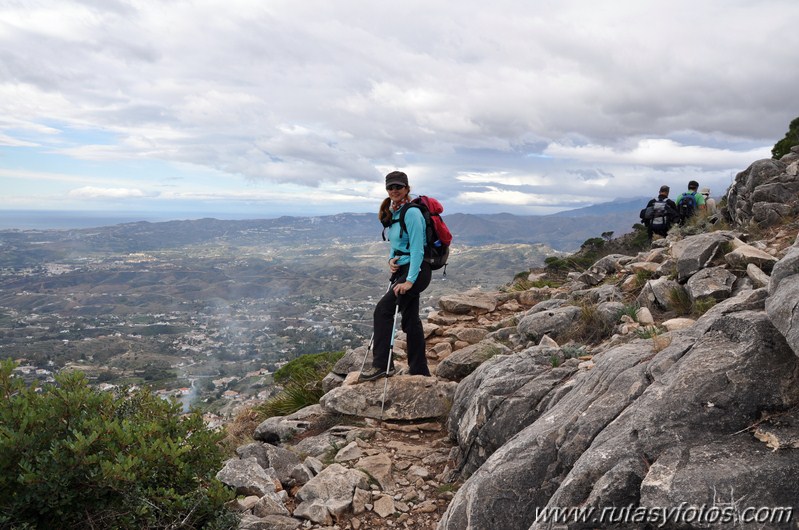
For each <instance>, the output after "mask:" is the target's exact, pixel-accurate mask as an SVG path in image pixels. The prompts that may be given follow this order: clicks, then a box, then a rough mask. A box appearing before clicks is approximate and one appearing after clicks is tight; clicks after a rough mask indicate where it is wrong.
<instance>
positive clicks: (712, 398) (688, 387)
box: [439, 292, 799, 530]
mask: <svg viewBox="0 0 799 530" xmlns="http://www.w3.org/2000/svg"><path fill="white" fill-rule="evenodd" d="M762 299H763V296H762V293H758V292H748V293H741V294H740V295H738V296H737V297H735V298H733V299H730V300H727V301H724V302H721V303H720V304H717V305H716V306H714V307H713V308H712V309H711V310H710V311H708V312H707V313H705V315H703V316H702V317H701V318H700V319H699V320H698V321H697V322H696V324H695V325H694V326H692V327H691V328H690V329H686V330H685V331H682V332H674V333H673V334H672V342H671V345H670V346H668V347H667V348H665V349H663V350H661V351H660V352H657V353H656V354H655V355H654V357H651V358H650V357H649V356H642V355H641V345H640V344H639V343H637V341H635V342H632V343H629V344H624V345H620V346H617V347H614V348H612V349H609V350H608V351H606V352H604V353H603V354H602V355H599V356H595V357H594V360H595V362H596V366H595V367H594V369H593V370H590V371H587V372H581V373H580V376H579V377H578V378H577V380H576V382H575V384H574V386H573V388H572V389H571V390H570V391H569V392H568V393H567V394H565V395H564V396H563V397H561V398H560V399H559V400H558V401H557V402H556V403H555V404H554V405H553V406H552V407H550V408H549V409H547V410H546V411H545V412H544V413H543V414H541V416H540V417H539V418H538V419H537V420H536V421H534V422H533V423H532V424H530V425H529V426H528V427H526V428H525V429H523V430H522V431H521V432H519V433H518V434H516V435H515V436H514V437H513V438H511V439H510V440H509V441H508V442H507V443H505V444H504V445H503V446H502V447H500V448H499V449H497V450H496V451H495V452H494V453H493V454H492V455H491V456H490V457H489V458H488V459H487V460H486V461H485V463H483V465H482V466H481V467H480V468H479V469H478V470H477V471H476V472H475V473H474V474H473V475H472V476H471V477H470V478H469V479H468V480H467V481H466V483H465V484H464V485H463V486H462V487H461V488H460V489H459V490H458V492H457V494H456V495H455V497H454V499H453V501H452V503H451V504H450V506H449V508H448V510H447V512H446V513H445V514H444V517H443V518H442V520H441V521H440V524H439V528H440V529H441V530H448V529H455V528H467V527H472V528H483V527H492V528H500V527H501V528H539V526H535V525H534V519H535V508H536V507H544V506H578V505H579V506H607V505H616V506H626V505H628V504H633V505H636V504H637V503H638V502H639V496H640V500H641V502H642V503H645V502H646V503H649V502H651V503H652V505H654V503H655V499H656V500H657V501H658V502H659V503H660V504H659V505H671V504H672V502H671V501H673V500H674V498H669V499H664V498H658V497H655V496H654V494H653V496H652V497H645V496H644V494H643V485H642V484H643V481H644V477H646V476H647V473H648V469H647V466H646V464H645V462H644V460H642V459H641V455H646V456H647V458H648V459H649V461H650V462H657V461H658V460H659V459H660V458H661V457H663V458H664V460H663V461H661V463H663V464H664V465H665V463H666V462H667V460H668V451H671V450H674V449H673V448H675V447H677V449H676V450H677V451H679V452H680V453H679V454H680V456H679V458H678V459H677V460H675V461H679V462H691V459H692V458H693V456H691V455H693V454H696V455H697V457H696V460H695V462H696V465H695V466H686V470H687V469H688V468H689V467H694V468H695V471H692V472H691V474H690V475H689V474H687V473H686V474H684V475H680V471H679V469H678V468H676V469H677V471H676V474H675V476H676V477H678V476H684V479H681V480H680V484H686V485H687V486H686V488H685V490H686V491H688V492H689V493H693V492H696V495H697V498H698V499H702V500H704V499H707V496H708V495H712V491H713V484H711V483H710V482H711V481H714V483H715V484H717V485H724V484H727V483H729V484H732V485H734V487H735V488H736V491H738V492H741V491H746V493H747V499H749V497H748V495H749V491H750V490H749V489H748V488H752V490H753V498H754V499H756V500H757V501H758V502H765V503H766V504H769V503H770V502H771V501H768V500H767V498H766V494H765V492H766V490H767V489H768V490H771V491H772V492H778V491H779V492H780V493H779V494H778V495H782V493H781V492H783V491H784V492H785V496H786V499H785V500H784V501H783V500H782V499H780V500H781V502H785V503H787V504H788V505H790V504H791V502H790V501H788V500H787V498H788V497H791V496H792V498H794V499H795V498H796V495H797V493H798V492H797V488H799V486H797V483H796V481H795V479H794V475H793V473H794V470H793V469H792V467H791V466H795V465H796V464H795V462H794V463H791V464H787V460H786V461H782V462H776V461H769V460H768V458H765V457H763V456H764V455H765V453H766V452H767V451H768V449H767V448H765V447H763V448H762V452H761V453H758V452H757V449H755V450H754V451H753V452H752V454H751V456H752V458H751V459H749V460H747V461H746V462H745V464H743V465H741V464H740V463H734V462H735V460H736V459H740V458H741V455H742V454H749V452H750V451H749V449H748V448H747V450H746V451H741V448H740V446H739V444H744V443H745V444H749V447H750V448H752V447H754V444H757V443H759V442H754V441H753V440H752V438H751V437H748V438H747V437H745V436H739V437H735V436H731V435H732V434H733V433H736V432H739V431H741V430H742V429H746V428H747V427H748V426H750V425H751V424H752V420H753V418H756V417H757V416H758V415H759V413H760V411H761V410H780V409H785V408H786V407H788V406H791V405H792V404H795V403H797V402H799V384H797V383H799V381H797V380H796V378H797V374H799V370H798V369H799V359H797V356H796V355H794V354H793V352H792V351H791V349H790V348H789V347H788V345H787V344H786V343H785V341H783V340H781V337H780V335H777V334H775V332H774V327H773V326H772V325H771V323H770V322H769V320H768V318H767V317H766V315H765V313H764V312H763V310H762ZM758 300H759V301H758ZM758 305H759V307H758ZM750 307H751V308H754V310H753V309H749V308H750ZM720 352H723V354H722V353H720ZM589 409H590V410H589ZM715 444H719V445H715ZM760 445H761V446H762V444H760ZM707 447H710V448H712V451H710V450H706V449H705V448H707ZM694 451H696V452H695V453H694ZM777 454H779V452H778V453H777ZM785 454H787V452H786V453H785ZM699 455H707V456H699ZM725 455H729V457H726V456H725ZM732 455H738V456H735V457H733V456H732ZM794 460H795V459H794ZM719 464H723V465H719ZM783 464H787V465H788V467H789V469H788V471H787V472H785V473H781V472H777V471H776V469H777V466H779V465H783ZM711 465H715V466H716V469H715V470H714V472H713V473H712V474H711V473H710V471H708V470H707V469H708V467H704V468H703V466H711ZM703 473H704V474H705V476H704V478H703ZM661 476H663V475H661ZM766 477H768V478H766ZM694 479H695V480H696V481H697V485H696V487H695V488H694V487H692V486H690V485H688V484H689V483H690V481H691V480H694ZM753 481H754V482H756V483H757V485H756V486H752V483H753ZM651 483H652V482H649V483H648V484H651ZM672 483H673V482H672ZM747 483H748V484H750V486H745V484H747ZM505 484H513V488H512V489H510V488H506V487H503V485H505ZM761 485H762V487H763V489H762V490H761V489H760V487H761ZM700 489H701V490H702V492H701V494H700V491H699V490H700ZM672 490H673V491H674V493H675V495H682V494H683V492H681V489H680V488H672ZM650 491H651V490H650ZM688 498H690V499H691V502H693V498H692V497H688ZM682 500H685V498H682ZM755 504H757V502H756V503H755ZM507 506H515V507H517V509H516V510H508V509H507V508H506V507H507Z"/></svg>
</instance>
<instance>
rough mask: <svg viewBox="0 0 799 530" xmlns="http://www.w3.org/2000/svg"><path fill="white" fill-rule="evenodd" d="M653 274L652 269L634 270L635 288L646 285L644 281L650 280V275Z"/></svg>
mask: <svg viewBox="0 0 799 530" xmlns="http://www.w3.org/2000/svg"><path fill="white" fill-rule="evenodd" d="M654 275H655V273H653V272H652V271H648V270H646V269H640V270H638V271H635V288H636V289H641V288H643V286H644V285H646V282H648V281H649V280H651V279H652V276H654Z"/></svg>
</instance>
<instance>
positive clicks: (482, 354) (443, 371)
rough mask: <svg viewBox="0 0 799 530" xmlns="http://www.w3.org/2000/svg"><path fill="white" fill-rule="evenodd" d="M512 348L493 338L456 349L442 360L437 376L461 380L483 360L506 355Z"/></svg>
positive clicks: (437, 369)
mask: <svg viewBox="0 0 799 530" xmlns="http://www.w3.org/2000/svg"><path fill="white" fill-rule="evenodd" d="M509 352H510V350H509V349H508V347H507V346H505V345H504V344H501V343H499V342H497V341H495V340H492V339H486V340H483V341H481V342H479V343H477V344H472V345H470V346H466V347H465V348H463V349H460V350H456V351H454V352H453V353H452V354H451V355H449V356H447V358H446V359H444V360H443V361H441V362H440V363H439V364H438V367H437V368H436V376H438V377H440V378H443V379H448V380H450V381H460V380H461V379H463V378H464V377H466V376H467V375H469V374H470V373H472V372H473V371H474V369H475V368H477V367H478V366H480V364H482V363H483V362H485V361H486V360H487V359H490V358H491V357H494V356H495V355H504V354H506V353H509Z"/></svg>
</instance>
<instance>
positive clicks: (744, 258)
mask: <svg viewBox="0 0 799 530" xmlns="http://www.w3.org/2000/svg"><path fill="white" fill-rule="evenodd" d="M724 261H726V262H727V264H728V265H729V266H730V267H733V268H735V269H742V270H743V269H746V267H747V265H750V264H754V265H757V266H758V267H760V268H761V269H762V270H764V271H770V270H771V269H772V268H773V267H774V264H775V263H777V258H775V257H774V256H772V255H771V254H769V253H768V252H764V251H762V250H760V249H758V248H755V247H753V246H752V245H746V244H741V245H737V246H736V247H735V249H734V250H733V251H732V252H729V253H728V254H727V255H726V256H724Z"/></svg>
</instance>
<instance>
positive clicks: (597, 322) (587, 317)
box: [564, 303, 613, 344]
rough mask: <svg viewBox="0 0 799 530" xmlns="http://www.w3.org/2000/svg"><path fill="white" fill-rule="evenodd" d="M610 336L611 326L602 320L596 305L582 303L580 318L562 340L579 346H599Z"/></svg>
mask: <svg viewBox="0 0 799 530" xmlns="http://www.w3.org/2000/svg"><path fill="white" fill-rule="evenodd" d="M612 334H613V324H611V323H609V322H608V321H607V320H605V319H604V318H603V316H602V314H601V313H600V312H599V309H598V308H597V306H596V304H591V303H583V304H581V305H580V317H579V318H578V319H577V322H576V323H575V325H574V326H572V328H571V329H570V330H569V331H568V332H567V333H565V337H564V338H566V339H568V340H573V341H574V342H577V343H579V344H599V343H600V342H602V341H603V340H605V339H607V338H609V337H610V336H611V335H612Z"/></svg>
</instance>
